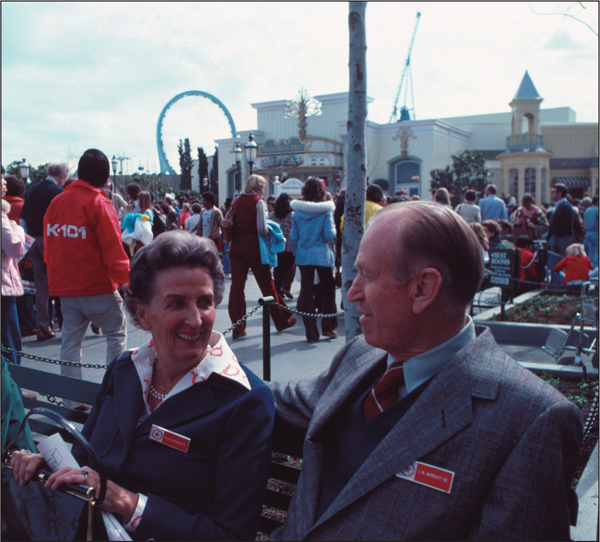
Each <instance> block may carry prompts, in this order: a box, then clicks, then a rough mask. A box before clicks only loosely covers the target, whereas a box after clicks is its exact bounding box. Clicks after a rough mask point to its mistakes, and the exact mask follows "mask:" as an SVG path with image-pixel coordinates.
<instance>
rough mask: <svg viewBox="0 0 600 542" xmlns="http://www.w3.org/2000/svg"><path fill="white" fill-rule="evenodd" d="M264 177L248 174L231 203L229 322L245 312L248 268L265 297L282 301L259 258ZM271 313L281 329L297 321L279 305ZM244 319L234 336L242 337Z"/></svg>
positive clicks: (263, 228)
mask: <svg viewBox="0 0 600 542" xmlns="http://www.w3.org/2000/svg"><path fill="white" fill-rule="evenodd" d="M266 186H267V181H266V179H265V178H264V177H261V176H260V175H250V177H248V179H247V180H246V185H245V186H244V191H243V192H242V193H241V194H240V195H239V196H238V197H237V198H236V200H235V202H234V203H233V206H234V207H233V209H234V210H233V216H234V219H233V220H234V224H235V230H234V233H233V239H232V241H231V248H230V250H229V258H230V260H231V289H230V290H229V317H230V318H231V321H232V323H235V322H237V321H238V320H240V319H241V318H242V317H243V316H244V315H245V314H246V295H245V294H244V289H245V287H246V278H247V277H248V270H249V269H252V274H253V275H254V278H255V279H256V282H257V283H258V287H259V288H260V291H261V292H262V295H263V296H265V297H274V298H275V301H276V302H277V303H278V304H280V305H285V302H284V301H283V299H282V298H281V296H280V295H279V292H277V290H276V289H275V283H274V282H273V276H272V275H271V268H270V267H269V266H268V265H266V264H263V263H262V261H261V258H260V244H259V240H258V236H259V235H260V236H262V237H268V235H269V233H268V229H267V207H266V205H265V202H264V201H263V200H262V196H263V194H264V193H265V187H266ZM271 317H272V318H273V323H274V324H275V328H276V329H277V331H283V330H284V329H287V328H289V327H292V326H293V325H294V324H295V323H296V317H295V316H293V315H292V314H290V313H289V312H287V311H284V310H283V309H281V308H279V307H274V306H273V307H271ZM246 334H247V332H246V322H242V323H241V324H240V325H239V326H238V327H236V328H235V329H234V330H233V338H234V339H239V338H241V337H244V336H245V335H246Z"/></svg>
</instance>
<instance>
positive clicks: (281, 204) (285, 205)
mask: <svg viewBox="0 0 600 542" xmlns="http://www.w3.org/2000/svg"><path fill="white" fill-rule="evenodd" d="M290 201H292V198H290V195H289V194H288V193H287V192H282V193H281V194H280V195H279V197H278V198H277V201H276V202H275V218H285V217H286V216H287V215H289V214H290V213H291V212H292V208H291V207H290Z"/></svg>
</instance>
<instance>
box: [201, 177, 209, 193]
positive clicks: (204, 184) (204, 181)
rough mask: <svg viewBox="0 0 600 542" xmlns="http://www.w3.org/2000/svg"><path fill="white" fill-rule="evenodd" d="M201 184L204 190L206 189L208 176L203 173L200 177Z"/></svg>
mask: <svg viewBox="0 0 600 542" xmlns="http://www.w3.org/2000/svg"><path fill="white" fill-rule="evenodd" d="M202 185H203V186H204V191H205V192H206V190H207V189H208V177H207V176H206V175H205V176H204V179H202Z"/></svg>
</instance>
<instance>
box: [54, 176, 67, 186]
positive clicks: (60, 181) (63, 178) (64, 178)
mask: <svg viewBox="0 0 600 542" xmlns="http://www.w3.org/2000/svg"><path fill="white" fill-rule="evenodd" d="M68 178H69V174H68V173H64V174H62V175H61V176H60V178H59V179H58V181H57V184H58V186H60V187H63V186H65V183H66V182H67V179H68Z"/></svg>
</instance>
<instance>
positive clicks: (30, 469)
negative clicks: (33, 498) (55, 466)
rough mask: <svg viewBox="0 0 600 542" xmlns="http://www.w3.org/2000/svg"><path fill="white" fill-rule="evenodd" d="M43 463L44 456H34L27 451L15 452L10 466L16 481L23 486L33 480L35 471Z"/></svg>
mask: <svg viewBox="0 0 600 542" xmlns="http://www.w3.org/2000/svg"><path fill="white" fill-rule="evenodd" d="M43 463H44V458H43V457H42V454H33V453H31V452H28V451H27V450H23V451H20V452H13V453H12V455H11V457H10V466H11V467H12V471H13V476H14V478H15V481H16V482H17V483H18V484H20V485H22V486H24V485H25V484H26V483H27V482H29V480H31V478H32V477H33V474H34V473H35V471H36V470H37V469H38V467H39V466H40V465H42V464H43Z"/></svg>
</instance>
